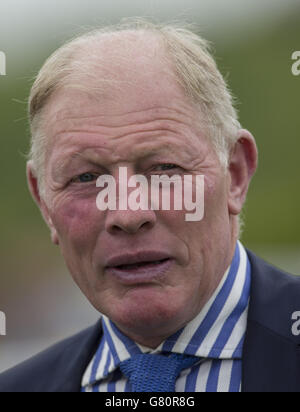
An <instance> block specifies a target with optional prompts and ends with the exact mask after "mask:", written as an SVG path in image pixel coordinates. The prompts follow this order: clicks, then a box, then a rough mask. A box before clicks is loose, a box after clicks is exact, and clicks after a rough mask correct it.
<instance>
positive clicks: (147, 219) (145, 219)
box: [105, 210, 156, 234]
mask: <svg viewBox="0 0 300 412" xmlns="http://www.w3.org/2000/svg"><path fill="white" fill-rule="evenodd" d="M155 222H156V214H155V212H154V211H153V210H114V211H109V212H108V213H107V215H106V223H105V226H106V231H107V232H108V233H110V234H118V233H120V232H126V233H128V234H135V233H137V232H138V231H140V230H149V229H151V228H153V226H154V225H155Z"/></svg>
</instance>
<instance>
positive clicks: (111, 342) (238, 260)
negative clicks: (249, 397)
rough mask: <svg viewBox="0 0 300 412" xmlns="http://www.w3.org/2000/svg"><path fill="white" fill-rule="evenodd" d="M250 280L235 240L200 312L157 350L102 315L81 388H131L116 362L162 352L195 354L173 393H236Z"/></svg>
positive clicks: (107, 389) (126, 390) (248, 264)
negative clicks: (231, 254)
mask: <svg viewBox="0 0 300 412" xmlns="http://www.w3.org/2000/svg"><path fill="white" fill-rule="evenodd" d="M250 283H251V268H250V262H249V260H248V256H247V253H246V251H245V249H244V247H243V246H242V244H241V243H240V242H237V245H236V249H235V254H234V257H233V260H232V263H231V265H230V267H229V268H228V270H227V271H226V273H225V274H224V276H223V278H222V280H221V282H220V284H219V286H218V288H217V289H216V290H215V292H214V294H213V296H212V297H211V298H210V300H209V301H208V302H207V304H206V305H205V306H204V308H203V309H202V310H201V312H200V313H199V314H198V315H197V316H196V318H194V319H193V320H192V321H190V322H189V323H188V324H187V325H186V326H185V327H184V328H182V329H181V330H179V331H177V332H176V333H175V334H173V335H172V336H170V337H169V338H167V339H166V340H165V341H164V342H162V343H161V344H160V345H159V347H157V348H156V349H151V348H147V347H145V346H142V345H139V344H137V343H135V342H133V341H132V340H131V339H129V338H128V337H127V336H125V335H124V334H123V333H122V332H121V331H120V330H119V329H118V328H117V327H116V325H115V324H114V323H113V322H112V321H111V320H109V319H108V318H107V317H106V316H103V317H102V325H103V335H102V338H101V342H100V345H99V348H98V350H97V352H96V354H95V356H94V357H93V359H92V360H91V362H90V364H89V366H88V368H87V370H86V371H85V373H84V376H83V379H82V392H130V391H131V388H130V384H129V382H128V379H127V378H126V377H125V376H124V375H122V373H121V371H120V368H119V364H120V362H122V361H124V360H126V359H129V358H130V357H131V356H133V355H135V354H140V353H153V354H159V353H161V352H166V351H167V352H175V353H185V354H188V355H194V356H198V357H199V362H197V363H196V364H195V365H193V366H192V367H191V368H188V369H185V370H183V371H182V372H181V374H180V375H179V376H178V378H177V380H176V386H175V391H176V392H240V391H241V381H242V350H243V342H244V337H245V332H246V326H247V314H248V306H249V296H250Z"/></svg>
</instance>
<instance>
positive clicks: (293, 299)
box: [0, 251, 300, 392]
mask: <svg viewBox="0 0 300 412" xmlns="http://www.w3.org/2000/svg"><path fill="white" fill-rule="evenodd" d="M248 256H249V259H250V262H251V266H252V286H251V295H250V307H249V317H248V326H247V332H246V338H245V344H244V353H243V372H242V391H243V392H300V336H294V335H293V333H292V325H293V322H295V321H293V320H292V314H293V313H294V312H297V311H300V277H299V278H297V277H294V276H291V275H288V274H285V273H283V272H281V271H280V270H278V269H276V268H274V267H272V266H270V265H268V264H267V263H265V262H264V261H263V260H261V259H259V258H258V257H257V256H255V255H254V254H252V253H251V252H249V251H248ZM101 334H102V332H101V322H98V323H97V324H96V325H95V326H93V327H91V328H89V329H86V330H84V331H83V332H81V333H79V334H77V335H75V336H73V337H71V338H69V339H66V340H64V341H62V342H60V343H58V344H56V345H55V346H52V347H51V348H50V349H48V350H46V351H44V352H42V353H41V354H38V355H36V356H35V357H33V358H31V359H29V360H27V361H25V362H23V363H22V364H20V365H18V366H16V367H14V368H12V369H10V370H8V371H6V372H4V373H2V374H1V375H0V392H79V391H80V386H81V379H82V376H83V374H84V372H85V370H86V368H87V366H88V364H89V362H90V360H91V359H92V357H93V355H94V353H95V351H96V349H97V347H98V345H99V341H100V338H101Z"/></svg>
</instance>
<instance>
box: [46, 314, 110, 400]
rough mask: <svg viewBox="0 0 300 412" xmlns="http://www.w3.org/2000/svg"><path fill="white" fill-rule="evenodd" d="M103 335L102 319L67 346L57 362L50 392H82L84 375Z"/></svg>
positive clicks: (49, 387) (49, 388)
mask: <svg viewBox="0 0 300 412" xmlns="http://www.w3.org/2000/svg"><path fill="white" fill-rule="evenodd" d="M101 335H102V327H101V320H100V321H98V322H97V323H96V325H94V326H92V327H91V328H89V329H87V330H85V331H83V332H82V334H79V335H78V339H77V341H76V342H73V343H72V344H71V345H69V346H67V347H66V348H65V349H64V351H63V352H62V353H61V354H60V358H59V359H58V360H57V363H56V364H55V368H56V369H55V372H54V373H53V375H54V376H53V379H51V383H50V386H49V385H48V391H49V392H80V390H81V380H82V376H83V374H84V372H85V370H86V368H87V367H88V364H89V362H90V360H91V359H92V357H93V355H94V353H95V352H96V350H97V348H98V345H99V342H100V338H101Z"/></svg>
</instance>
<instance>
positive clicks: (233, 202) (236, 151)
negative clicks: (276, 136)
mask: <svg viewBox="0 0 300 412" xmlns="http://www.w3.org/2000/svg"><path fill="white" fill-rule="evenodd" d="M256 168H257V147H256V143H255V139H254V137H253V136H252V134H251V133H250V132H248V130H244V129H242V130H239V132H238V140H237V142H236V144H235V146H234V148H233V150H232V152H231V156H230V159H229V168H228V172H229V175H230V186H229V196H228V210H229V213H230V214H232V215H238V214H239V213H240V212H241V210H242V207H243V204H244V202H245V200H246V195H247V192H248V187H249V183H250V180H251V178H252V176H253V175H254V173H255V171H256Z"/></svg>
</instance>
